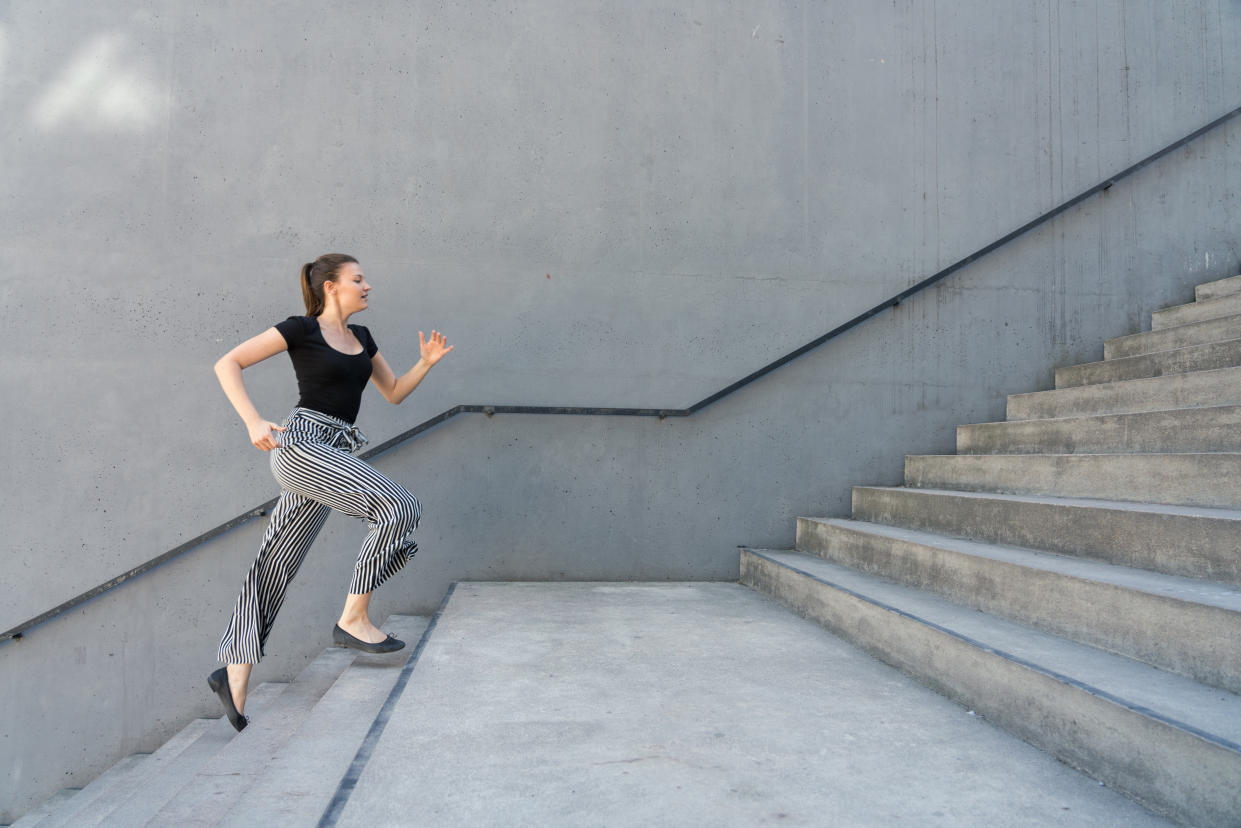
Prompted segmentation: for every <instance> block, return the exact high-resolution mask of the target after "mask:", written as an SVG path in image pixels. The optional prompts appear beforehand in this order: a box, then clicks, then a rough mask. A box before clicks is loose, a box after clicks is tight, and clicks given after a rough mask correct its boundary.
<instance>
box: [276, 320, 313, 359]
mask: <svg viewBox="0 0 1241 828" xmlns="http://www.w3.org/2000/svg"><path fill="white" fill-rule="evenodd" d="M276 330H278V331H280V335H281V336H283V337H284V341H285V343H286V344H287V345H288V346H289V350H290V351H291V350H293V349H294V348H296V347H297V346H298V345H301V344H302V342H303V341H304V340H305V339H306V317H304V316H290V317H289V318H288V319H286V320H284V321H283V322H277V323H276Z"/></svg>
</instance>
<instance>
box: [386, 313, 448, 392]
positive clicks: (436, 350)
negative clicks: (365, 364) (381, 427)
mask: <svg viewBox="0 0 1241 828" xmlns="http://www.w3.org/2000/svg"><path fill="white" fill-rule="evenodd" d="M418 346H419V350H421V351H422V358H421V359H419V360H418V362H417V363H415V365H414V367H413V368H410V369H409V370H408V371H406V372H405V373H404V374H403V375H402V376H400V377H398V376H397V375H396V374H395V373H393V371H392V367H391V366H390V365H388V361H387V360H386V359H384V358H383V354H380V353H378V352H376V353H375V355H374V356H373V357H371V382H373V383H375V387H376V388H378V389H379V393H380V394H383V397H384V399H385V400H387V401H388V402H390V403H392V404H393V405H399V404H401V403H403V402H405V398H406V397H408V396H409V395H410V393H412V392H413V390H414V389H415V388H417V387H418V383H420V382H422V378H423V377H425V376H426V375H427V372H428V371H430V370H431V366H433V365H435V363H437V362H439V361H440V360H441V359H443V358H444V355H445V354H447V353H448V352H449V351H451V350H452V346H451V345H449V344H448V342H447V340H446V339H445V338H444V335H443V334H442V333H440V332H438V331H431V340H430V341H429V342H428V341H427V340H426V339H425V338H424V337H423V335H422V331H418Z"/></svg>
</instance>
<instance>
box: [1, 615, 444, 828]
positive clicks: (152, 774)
mask: <svg viewBox="0 0 1241 828" xmlns="http://www.w3.org/2000/svg"><path fill="white" fill-rule="evenodd" d="M427 624H428V619H427V618H424V617H420V616H402V615H394V616H391V617H390V618H389V619H388V621H387V623H385V624H384V625H383V629H385V630H387V631H390V632H392V633H393V634H394V635H396V636H397V637H398V638H402V639H404V640H405V641H407V642H409V646H407V647H406V648H405V649H403V650H400V651H398V652H395V653H388V654H386V655H368V656H365V657H363V658H361V659H358V658H357V655H358V654H357V651H355V650H346V649H338V648H329V649H326V650H324V651H323V652H322V653H321V654H320V655H319V656H318V657H317V658H315V659H314V660H313V661H312V662H311V663H310V664H309V665H307V666H306V668H305V669H304V670H302V672H301V673H300V674H299V675H298V676H297V678H296V679H294V680H293V681H292V682H289V683H274V682H273V683H266V684H261V685H259V686H258V687H255V688H252V689H251V692H250V695H249V698H248V699H247V700H246V711H245V712H246V715H247V716H249V717H250V720H251V723H250V725H249V726H248V727H247V728H246V730H245V736H246V738H244V739H235V738H233V737H234V736H235V735H236V733H235V731H234V730H233V728H232V726H231V725H229V723H228V720H227V719H224V718H218V719H196V720H194V721H192V722H190V723H189V724H188V725H186V727H185V728H184V729H183V730H182V731H181V732H180V733H178V734H177V735H175V736H173V737H172V738H171V739H169V740H168V741H167V742H165V743H164V744H163V745H162V746H161V747H160V748H159V749H158V750H156V751H155V752H154V753H150V754H133V755H131V756H128V757H125V758H124V759H122V760H121V761H119V762H118V763H117V764H115V765H113V766H112V767H111V768H110V769H108V770H107V771H106V772H104V773H103V774H102V775H100V776H99V777H98V778H96V779H95V780H94V781H92V782H91V783H90V784H89V785H87V786H86V787H84V788H82V789H80V790H74V789H66V790H63V791H61V792H60V793H59V794H57V795H56V796H53V797H52V798H51V799H49V800H48V801H47V802H45V803H44V804H43V805H42V806H41V807H39V808H37V809H35V810H33V811H31V812H29V813H27V814H26V815H25V816H23V817H22V818H21V819H19V820H17V821H16V822H14V823H13V826H14V828H16V826H21V827H22V828H29V826H36V825H37V826H38V828H56V827H57V826H73V828H81V827H83V826H96V825H101V826H116V828H130V826H135V825H168V826H172V825H175V826H178V828H184V826H207V825H235V826H255V825H265V826H269V825H316V824H318V823H319V820H320V818H321V816H322V815H323V813H324V811H325V810H327V808H328V806H329V805H330V804H331V802H332V798H333V796H334V795H335V793H336V785H335V783H336V781H337V780H340V779H341V778H342V777H344V776H345V774H346V772H347V771H348V770H349V767H350V764H351V763H352V762H353V759H354V756H355V755H356V754H357V752H358V748H359V747H360V746H361V745H362V742H363V740H364V739H365V738H366V735H367V733H368V731H369V730H370V729H371V725H372V723H373V722H374V721H375V719H376V716H377V715H378V713H379V711H380V709H381V708H382V707H383V705H384V702H385V701H386V700H387V698H388V695H389V693H390V692H391V691H392V688H393V687H394V686H395V684H396V681H397V679H398V677H399V675H400V673H401V669H402V667H403V666H404V665H405V663H406V662H407V661H408V659H409V658H410V657H411V654H412V653H413V652H414V649H415V648H414V646H413V643H414V642H416V641H418V639H419V637H420V636H422V634H423V631H424V630H425V629H426V627H427ZM206 686H207V685H206V678H205V673H204V680H203V693H204V694H205V695H206V694H208V693H209V691H208V690H207V689H206ZM325 780H327V782H325Z"/></svg>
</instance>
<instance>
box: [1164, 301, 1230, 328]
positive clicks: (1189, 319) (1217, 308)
mask: <svg viewBox="0 0 1241 828" xmlns="http://www.w3.org/2000/svg"><path fill="white" fill-rule="evenodd" d="M1238 313H1241V294H1237V293H1230V294H1227V295H1225V296H1219V297H1216V298H1214V299H1202V300H1197V301H1194V302H1190V303H1188V304H1185V305H1177V306H1176V307H1171V308H1161V309H1160V310H1157V311H1155V312H1154V313H1153V314H1151V330H1153V331H1162V330H1164V329H1165V328H1175V327H1176V326H1178V325H1190V324H1192V323H1194V322H1205V321H1207V320H1208V319H1219V318H1221V317H1224V316H1235V315H1236V314H1238Z"/></svg>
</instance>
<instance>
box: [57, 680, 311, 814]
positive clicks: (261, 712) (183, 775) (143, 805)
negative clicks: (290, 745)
mask: <svg viewBox="0 0 1241 828" xmlns="http://www.w3.org/2000/svg"><path fill="white" fill-rule="evenodd" d="M204 684H205V682H204ZM288 686H289V685H288V683H286V682H264V683H263V684H260V685H259V686H258V687H256V688H254V689H253V690H252V691H251V692H250V694H249V697H248V698H247V699H246V713H247V714H248V715H250V716H252V717H253V718H254V719H255V720H256V721H257V720H261V719H263V718H266V716H267V714H268V711H270V710H271V709H272V707H273V705H276V704H279V703H280V702H279V698H280V695H281V694H283V693H284V691H285V690H286V689H287V688H288ZM191 729H200V732H199V734H198V737H197V738H196V739H194V740H193V741H192V742H191V743H189V744H188V745H186V747H185V749H184V750H182V751H181V752H180V753H178V754H177V755H176V756H175V757H169V759H168V760H167V761H165V762H163V763H161V764H160V765H159V766H158V767H156V768H154V771H153V772H152V773H150V774H148V775H146V776H144V778H143V781H142V785H141V786H140V787H139V788H138V789H137V790H134V791H132V792H131V793H130V795H129V796H128V797H127V798H126V799H125V800H124V801H121V802H118V803H117V804H116V806H115V807H114V808H113V809H112V810H111V811H109V812H108V813H106V814H103V815H102V816H101V817H100V819H99V821H98V824H100V825H105V826H109V828H131V826H135V825H146V824H147V823H148V822H149V821H150V820H151V818H152V817H154V816H155V814H156V813H157V812H158V811H159V810H160V809H161V808H163V807H164V805H166V804H167V803H168V801H169V800H170V799H172V797H173V796H175V795H176V794H177V793H178V792H179V791H180V790H181V789H182V788H184V787H185V785H186V783H187V782H189V781H190V780H191V779H193V778H194V776H195V775H196V774H197V773H198V771H199V769H200V768H201V767H202V766H203V765H204V764H206V763H207V762H208V761H210V760H211V758H212V757H213V756H215V755H216V754H217V753H219V752H220V750H221V749H222V748H223V747H224V746H225V745H227V744H228V743H229V742H231V741H232V740H233V738H234V737H236V736H237V735H239V734H238V733H237V731H235V730H233V726H232V725H231V724H229V723H228V720H227V719H226V718H225V717H223V716H221V717H220V718H218V719H197V720H195V721H194V722H191V723H190V724H189V725H187V726H186V728H185V730H184V731H182V732H183V733H185V732H187V731H190V730H191ZM174 738H175V737H174ZM161 750H162V748H161ZM156 753H158V751H157V752H156ZM91 824H94V823H91ZM75 828H76V826H75Z"/></svg>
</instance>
